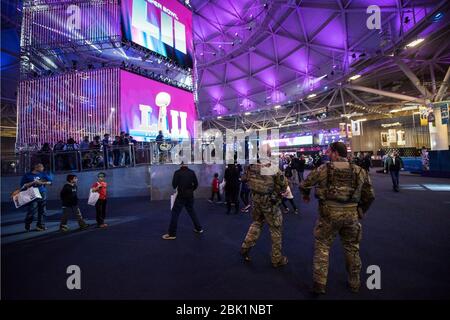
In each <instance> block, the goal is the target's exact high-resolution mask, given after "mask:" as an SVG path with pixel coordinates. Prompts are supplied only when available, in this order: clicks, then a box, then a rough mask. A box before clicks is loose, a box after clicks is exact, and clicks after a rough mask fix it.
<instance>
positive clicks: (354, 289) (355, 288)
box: [348, 283, 360, 293]
mask: <svg viewBox="0 0 450 320" xmlns="http://www.w3.org/2000/svg"><path fill="white" fill-rule="evenodd" d="M359 287H360V286H359V285H354V284H350V283H348V288H349V289H350V291H351V292H353V293H358V292H359Z"/></svg>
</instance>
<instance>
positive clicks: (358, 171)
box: [300, 158, 375, 213]
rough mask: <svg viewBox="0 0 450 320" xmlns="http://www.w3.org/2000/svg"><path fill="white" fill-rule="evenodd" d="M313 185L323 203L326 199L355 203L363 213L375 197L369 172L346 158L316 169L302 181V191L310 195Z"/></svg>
mask: <svg viewBox="0 0 450 320" xmlns="http://www.w3.org/2000/svg"><path fill="white" fill-rule="evenodd" d="M340 177H351V179H347V180H345V178H344V179H340ZM329 180H333V181H329ZM313 187H316V192H315V196H316V198H317V199H319V201H320V202H321V203H323V202H324V201H326V200H331V201H335V202H338V203H343V204H344V203H349V204H351V203H355V204H357V205H358V207H359V208H360V210H361V211H362V212H363V213H364V212H366V211H367V210H368V209H369V207H370V205H371V204H372V202H373V200H374V199H375V194H374V190H373V187H372V182H371V181H370V177H369V175H368V174H367V172H366V171H365V170H364V169H362V168H361V167H359V166H357V165H354V164H348V161H347V159H345V158H341V159H339V161H336V162H332V163H326V164H323V165H321V166H320V167H318V168H316V169H314V170H313V171H312V172H311V173H310V174H309V175H308V177H307V178H306V179H305V180H304V181H303V182H302V183H301V185H300V192H301V193H302V194H303V195H307V196H308V195H309V194H310V192H311V189H312V188H313Z"/></svg>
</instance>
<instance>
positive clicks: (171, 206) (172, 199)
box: [170, 191, 178, 210]
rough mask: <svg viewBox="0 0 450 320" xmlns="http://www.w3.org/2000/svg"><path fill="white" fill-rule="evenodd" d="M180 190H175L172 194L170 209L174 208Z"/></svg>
mask: <svg viewBox="0 0 450 320" xmlns="http://www.w3.org/2000/svg"><path fill="white" fill-rule="evenodd" d="M177 195H178V191H175V193H174V194H172V195H171V196H170V210H172V208H173V205H174V204H175V200H176V199H177Z"/></svg>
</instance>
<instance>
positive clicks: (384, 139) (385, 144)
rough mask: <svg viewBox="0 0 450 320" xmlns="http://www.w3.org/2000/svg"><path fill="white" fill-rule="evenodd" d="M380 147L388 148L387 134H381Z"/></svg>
mask: <svg viewBox="0 0 450 320" xmlns="http://www.w3.org/2000/svg"><path fill="white" fill-rule="evenodd" d="M381 145H382V146H383V147H388V146H389V142H388V133H387V132H381Z"/></svg>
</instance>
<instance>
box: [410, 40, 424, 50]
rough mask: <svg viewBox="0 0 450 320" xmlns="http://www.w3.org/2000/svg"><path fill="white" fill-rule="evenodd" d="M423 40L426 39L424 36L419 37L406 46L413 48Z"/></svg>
mask: <svg viewBox="0 0 450 320" xmlns="http://www.w3.org/2000/svg"><path fill="white" fill-rule="evenodd" d="M423 41H425V39H424V38H419V39H417V40H414V41H412V42H410V43H408V44H407V45H406V47H407V48H413V47H416V46H418V45H419V44H421V43H422V42H423Z"/></svg>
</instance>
